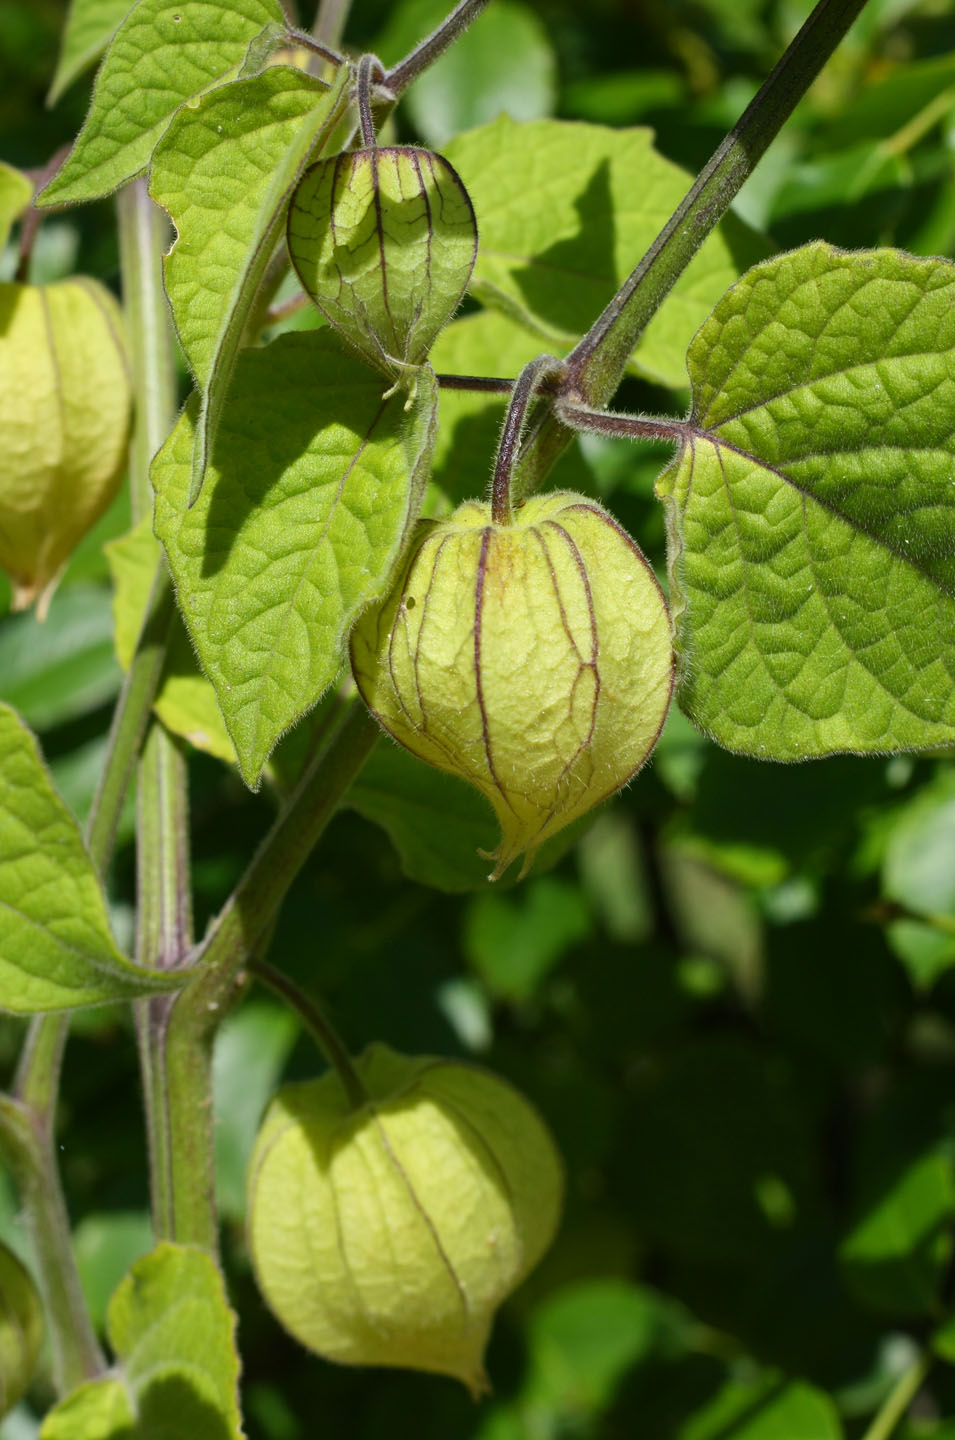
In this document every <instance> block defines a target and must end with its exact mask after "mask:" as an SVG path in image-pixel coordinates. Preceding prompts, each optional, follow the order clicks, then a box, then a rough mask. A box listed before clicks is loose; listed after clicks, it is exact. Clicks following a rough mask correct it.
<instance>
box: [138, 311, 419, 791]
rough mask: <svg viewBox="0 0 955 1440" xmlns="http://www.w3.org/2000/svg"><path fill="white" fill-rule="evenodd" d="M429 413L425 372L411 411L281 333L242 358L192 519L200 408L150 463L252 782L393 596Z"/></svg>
mask: <svg viewBox="0 0 955 1440" xmlns="http://www.w3.org/2000/svg"><path fill="white" fill-rule="evenodd" d="M435 405H436V398H435V393H434V384H433V380H432V378H431V375H430V371H427V370H423V371H422V372H421V378H420V379H419V381H418V387H417V396H416V399H415V401H414V405H413V410H412V412H411V414H410V415H409V414H407V413H406V412H405V410H404V397H403V396H401V395H396V396H393V397H392V398H391V399H389V400H384V399H383V398H382V394H381V379H380V377H379V376H377V375H376V374H375V373H374V372H373V371H371V370H369V369H368V368H367V367H366V366H365V365H363V364H362V363H361V362H360V361H359V360H357V359H354V358H352V357H351V356H349V355H346V354H344V353H343V351H342V349H341V343H340V342H339V341H338V340H337V338H336V337H335V336H333V335H331V334H329V333H328V332H327V331H317V332H314V333H310V334H309V333H306V334H299V335H284V336H281V337H280V338H279V339H278V340H276V341H275V342H274V343H273V344H272V345H270V346H268V347H266V348H265V349H262V350H250V351H247V352H245V353H244V354H243V355H242V356H241V357H240V359H239V363H238V365H237V367H236V372H235V379H234V383H233V386H232V389H231V390H230V393H229V396H228V399H227V401H226V404H225V408H224V410H223V415H222V422H221V426H220V430H219V437H218V441H217V445H216V453H215V456H214V459H213V465H212V468H211V471H210V475H209V479H208V480H207V483H206V485H205V486H204V488H203V491H202V494H201V496H200V497H199V501H197V503H196V505H195V506H194V507H193V508H192V509H191V510H189V509H187V506H186V501H187V497H188V489H189V477H190V474H191V462H192V442H193V432H194V426H195V417H196V405H195V401H193V402H192V404H190V405H189V406H188V407H187V409H186V412H185V413H184V415H183V416H182V417H181V419H180V421H179V424H178V425H177V426H176V428H175V430H174V431H173V433H172V435H171V436H170V438H169V439H168V440H167V442H166V444H165V445H164V446H163V448H162V450H161V451H160V452H159V455H158V456H157V457H156V460H155V461H154V462H153V470H152V475H153V483H154V485H155V487H156V492H157V497H156V533H157V534H158V535H159V537H160V539H161V540H162V542H163V544H164V545H165V547H166V553H167V555H168V557H169V563H170V568H171V569H172V573H173V577H174V579H175V582H176V586H177V589H178V595H179V604H180V607H181V608H182V611H183V614H184V615H185V618H186V623H187V625H188V627H189V630H190V633H191V635H192V639H193V642H194V644H195V646H196V650H197V652H198V655H199V659H200V662H201V663H202V666H203V669H204V670H205V672H206V674H207V675H208V677H209V679H210V680H211V681H212V683H213V685H214V686H215V689H216V694H217V696H218V700H219V705H220V707H221V709H222V714H223V717H224V719H225V722H226V726H227V728H228V730H229V734H230V736H231V738H232V741H233V743H234V745H235V748H236V753H237V754H238V757H239V763H240V766H241V769H242V773H243V776H244V778H245V779H246V781H247V782H248V783H249V784H251V785H255V784H256V783H257V782H258V778H259V775H260V773H261V770H262V766H263V765H264V763H265V761H266V759H267V758H268V755H269V752H270V751H271V750H272V748H273V746H274V745H275V742H276V740H278V738H279V736H280V735H281V734H282V733H283V731H285V730H287V729H288V727H289V726H290V725H292V724H294V722H295V721H296V720H297V719H298V718H299V716H301V715H303V714H304V713H305V712H306V711H307V710H309V709H311V707H312V706H313V705H314V704H315V702H316V701H317V700H318V699H319V697H320V696H321V694H322V692H323V691H324V690H325V689H326V688H327V686H328V685H329V684H331V682H332V681H333V680H334V679H335V676H336V675H337V674H338V672H339V670H340V669H341V666H342V661H343V648H344V643H345V639H346V637H347V634H348V631H349V629H350V628H351V625H352V623H353V622H354V619H355V617H356V615H357V614H358V612H359V611H360V610H361V609H362V608H363V606H365V605H366V604H367V603H368V602H369V601H370V600H372V599H373V598H375V597H376V596H377V595H380V594H381V593H382V591H383V590H384V588H385V587H386V585H387V582H388V578H389V576H390V573H391V569H392V566H393V565H394V563H395V562H396V560H397V558H398V555H399V552H400V549H401V546H402V544H403V543H404V539H405V536H406V534H407V532H408V529H409V527H410V525H411V524H413V522H414V520H415V518H416V515H417V511H418V507H419V504H420V494H421V489H422V487H423V484H424V479H425V473H426V469H427V464H428V458H429V452H430V447H431V441H432V432H433V418H434V410H435ZM263 416H267V417H268V424H263V423H262V417H263Z"/></svg>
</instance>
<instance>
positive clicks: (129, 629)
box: [105, 515, 235, 765]
mask: <svg viewBox="0 0 955 1440" xmlns="http://www.w3.org/2000/svg"><path fill="white" fill-rule="evenodd" d="M105 550H106V555H107V558H108V560H109V567H110V570H111V572H112V575H113V584H114V586H115V590H114V593H113V615H114V617H115V637H116V654H117V657H118V659H119V663H120V664H121V665H122V667H123V669H124V670H128V669H129V666H130V663H131V661H132V658H133V654H134V652H135V649H136V641H137V639H138V637H139V631H140V628H141V626H142V619H143V615H144V613H145V609H146V602H147V601H148V599H149V591H150V587H151V585H152V580H153V576H154V574H155V572H156V566H157V564H158V563H159V557H160V554H161V553H162V551H161V547H160V544H159V541H158V540H157V539H156V537H155V535H154V534H153V532H152V516H151V515H145V516H144V517H143V519H142V520H141V521H140V522H139V524H138V525H136V526H135V527H134V528H133V529H132V530H130V532H129V534H128V535H123V536H122V537H121V538H120V539H119V540H113V541H111V542H110V544H108V545H107V546H105ZM153 709H154V710H155V712H156V714H157V715H158V716H159V718H160V720H161V721H162V723H163V724H164V725H165V726H166V728H167V730H171V731H172V733H173V734H174V735H181V736H182V737H183V739H184V740H188V741H189V743H190V745H194V746H195V747H196V749H197V750H205V751H206V752H207V754H209V755H216V756H218V758H219V759H220V760H224V761H225V762H226V763H227V764H229V765H233V764H235V749H234V747H233V744H232V741H231V740H230V739H229V733H228V731H227V730H226V728H225V723H224V721H223V719H222V712H221V710H220V709H219V704H218V701H217V700H216V693H215V691H214V690H213V688H212V686H211V685H210V684H209V681H208V680H207V679H206V677H205V676H204V675H203V673H202V671H201V670H200V669H199V664H198V661H197V660H196V656H195V651H194V650H193V648H192V646H191V644H190V643H189V637H188V635H187V634H186V630H185V626H184V625H183V624H181V623H179V624H176V625H175V627H174V629H173V631H172V634H171V636H170V639H169V645H168V649H167V651H166V661H165V664H164V666H163V673H162V678H161V679H160V682H159V686H158V689H157V691H156V698H155V700H154V701H153Z"/></svg>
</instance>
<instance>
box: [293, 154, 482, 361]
mask: <svg viewBox="0 0 955 1440" xmlns="http://www.w3.org/2000/svg"><path fill="white" fill-rule="evenodd" d="M288 248H289V255H290V257H291V260H292V264H293V265H294V267H295V269H296V271H297V273H298V276H299V279H300V280H301V282H302V285H303V287H304V288H305V290H306V291H307V292H308V294H309V295H311V297H312V299H313V300H314V301H315V303H316V305H317V306H318V307H319V309H320V310H321V311H322V313H323V314H324V315H325V317H326V319H327V320H328V321H329V322H330V324H332V325H334V326H335V328H336V329H337V330H338V331H339V333H340V334H341V335H343V336H344V338H345V339H346V340H347V341H348V343H349V344H350V345H352V346H354V348H355V349H356V350H357V351H358V352H359V353H360V354H361V355H362V356H363V357H364V359H365V360H367V361H368V362H369V364H371V365H374V366H376V367H377V368H378V369H379V370H382V371H383V372H384V373H385V374H386V375H389V376H391V377H394V376H395V375H396V374H400V373H401V372H402V371H403V370H404V369H405V368H406V367H414V366H417V365H420V364H421V362H422V361H423V360H424V359H425V358H426V356H427V354H428V351H429V350H430V349H431V346H432V345H433V343H434V341H435V339H436V338H437V336H438V334H439V333H440V331H441V330H442V329H443V328H444V326H445V325H446V324H447V322H448V320H450V318H451V316H452V315H453V314H454V312H455V310H456V309H457V307H458V305H459V304H460V302H461V298H462V296H463V295H464V292H465V290H466V289H467V286H468V281H469V280H470V278H471V271H472V270H473V268H474V261H475V258H476V256H477V223H476V221H475V218H474V209H473V206H472V205H471V201H470V198H469V196H468V193H467V191H466V190H465V188H464V185H463V184H462V182H461V179H460V177H459V176H458V174H457V172H456V171H455V170H454V168H453V167H452V166H451V165H449V164H448V162H447V160H445V159H443V157H442V156H440V155H435V154H433V153H432V152H431V151H429V150H422V149H419V148H417V147H414V146H409V145H388V146H373V147H371V148H368V149H364V150H352V151H348V152H346V153H344V154H341V155H335V156H332V157H330V158H329V159H327V160H320V161H319V162H318V164H317V165H313V166H312V168H311V169H310V170H308V171H306V173H305V175H304V176H303V178H302V181H301V183H300V184H299V187H298V189H297V190H296V192H295V195H294V196H293V198H292V203H291V205H290V207H289V218H288Z"/></svg>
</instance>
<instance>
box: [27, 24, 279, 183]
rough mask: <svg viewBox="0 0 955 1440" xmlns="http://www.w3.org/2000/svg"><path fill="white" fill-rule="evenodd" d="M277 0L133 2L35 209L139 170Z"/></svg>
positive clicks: (231, 64) (232, 65) (241, 54)
mask: <svg viewBox="0 0 955 1440" xmlns="http://www.w3.org/2000/svg"><path fill="white" fill-rule="evenodd" d="M283 18H284V17H283V13H282V7H281V5H280V4H279V0H139V4H138V5H135V6H134V7H133V9H132V10H131V11H130V13H129V15H128V16H127V17H126V19H125V20H124V22H123V23H122V25H120V27H119V29H118V30H117V32H116V34H115V36H114V37H113V41H112V44H111V45H110V47H109V49H108V50H107V52H106V58H105V59H104V61H103V64H102V67H101V68H100V71H99V74H98V75H97V77H96V84H95V85H94V87H93V100H92V104H91V106H90V111H89V114H88V115H87V117H86V123H85V124H84V126H83V129H82V130H81V131H80V133H79V135H78V137H77V140H76V144H75V145H74V146H73V149H72V150H71V151H70V154H69V156H68V157H67V160H66V163H65V164H64V165H63V167H62V168H61V169H60V171H59V172H58V173H57V174H56V175H55V176H54V178H53V179H52V180H51V181H50V183H49V185H47V187H46V189H45V190H43V191H42V195H41V199H40V203H41V204H43V205H65V204H73V203H75V202H77V201H82V200H95V199H97V198H98V197H99V196H101V195H108V194H109V193H110V192H111V191H113V190H115V189H116V188H117V186H119V185H122V183H123V181H124V180H131V179H132V177H133V176H134V175H138V174H139V173H140V171H142V170H145V168H146V166H147V165H148V164H149V157H150V155H151V154H152V152H153V149H154V147H155V145H156V142H157V140H158V139H159V138H160V136H161V135H162V133H163V131H164V129H165V128H166V125H167V123H168V121H169V119H170V117H171V116H172V114H173V113H174V111H176V110H177V109H178V108H179V106H180V105H181V104H183V102H184V101H186V100H189V99H191V97H192V96H193V95H196V94H198V93H199V92H200V91H203V90H206V89H208V88H209V87H210V86H212V85H215V84H216V83H217V82H219V81H221V80H222V79H223V78H224V77H226V76H227V75H228V73H229V71H230V70H235V69H236V68H237V67H238V66H239V65H241V64H242V62H243V60H244V59H245V54H246V51H247V50H248V48H249V45H250V44H251V43H252V41H253V40H254V39H255V37H256V36H257V35H258V34H259V32H260V31H261V30H262V29H263V28H264V27H265V26H266V25H268V24H270V23H281V22H282V20H283Z"/></svg>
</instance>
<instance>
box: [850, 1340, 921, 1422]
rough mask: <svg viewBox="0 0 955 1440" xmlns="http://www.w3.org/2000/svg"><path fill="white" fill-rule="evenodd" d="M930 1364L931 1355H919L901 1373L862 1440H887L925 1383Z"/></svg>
mask: <svg viewBox="0 0 955 1440" xmlns="http://www.w3.org/2000/svg"><path fill="white" fill-rule="evenodd" d="M932 1363H933V1357H932V1356H931V1355H928V1354H924V1355H919V1356H918V1357H917V1358H916V1359H915V1360H914V1361H913V1362H912V1364H911V1365H910V1366H909V1368H908V1369H907V1370H905V1371H903V1373H902V1375H900V1377H899V1379H898V1380H897V1381H896V1384H895V1386H894V1388H893V1389H892V1390H891V1391H890V1392H889V1395H888V1397H887V1399H886V1401H885V1403H884V1404H883V1406H882V1408H881V1410H880V1411H879V1413H878V1414H877V1415H876V1417H875V1419H874V1420H873V1421H872V1424H871V1425H870V1426H869V1428H868V1430H867V1431H866V1432H865V1435H864V1436H863V1437H862V1440H889V1436H890V1435H891V1434H892V1432H893V1431H894V1429H895V1427H896V1425H898V1423H899V1421H900V1420H901V1419H902V1417H903V1416H904V1415H905V1412H906V1411H907V1410H908V1408H909V1406H910V1405H911V1403H912V1401H913V1400H914V1399H915V1397H916V1395H917V1394H918V1392H919V1390H920V1389H921V1388H922V1385H923V1384H924V1383H925V1379H926V1377H927V1375H928V1373H929V1371H930V1370H931V1368H932Z"/></svg>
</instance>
